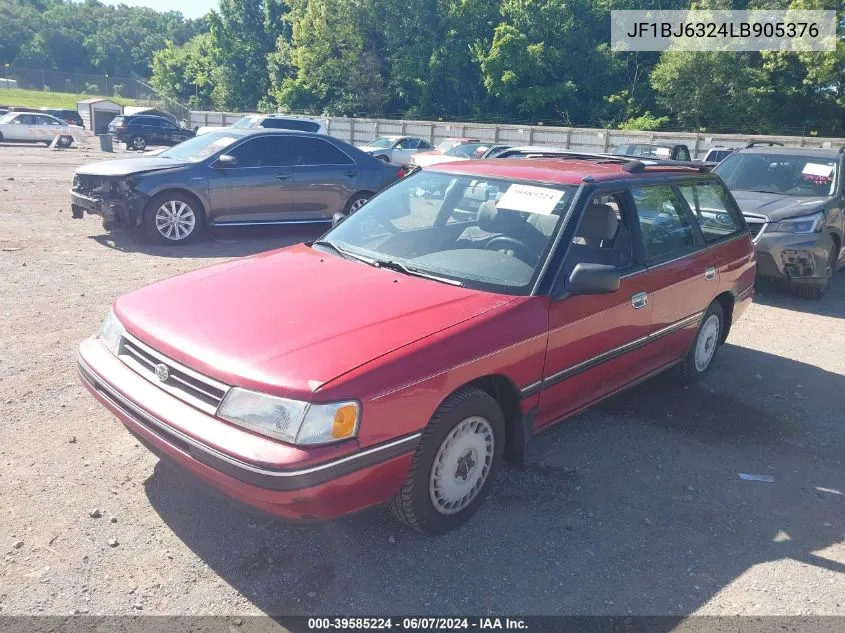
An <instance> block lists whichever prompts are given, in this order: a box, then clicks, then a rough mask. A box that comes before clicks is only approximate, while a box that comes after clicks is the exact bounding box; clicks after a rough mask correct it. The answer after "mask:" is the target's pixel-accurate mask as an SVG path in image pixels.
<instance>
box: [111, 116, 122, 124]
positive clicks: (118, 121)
mask: <svg viewBox="0 0 845 633" xmlns="http://www.w3.org/2000/svg"><path fill="white" fill-rule="evenodd" d="M125 120H126V119H124V118H123V117H122V116H116V117H114V118H113V119H112V120H111V122H112V123H114V124H115V125H120V124H121V123H123V122H124V121H125Z"/></svg>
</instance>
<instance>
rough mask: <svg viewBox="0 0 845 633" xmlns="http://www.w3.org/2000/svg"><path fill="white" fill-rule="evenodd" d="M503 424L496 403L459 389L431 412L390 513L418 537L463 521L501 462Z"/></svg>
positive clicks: (480, 500) (479, 501)
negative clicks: (417, 533)
mask: <svg viewBox="0 0 845 633" xmlns="http://www.w3.org/2000/svg"><path fill="white" fill-rule="evenodd" d="M504 444H505V419H504V416H503V415H502V411H501V409H500V408H499V405H498V403H497V402H496V401H495V400H494V399H493V398H492V397H491V396H490V395H489V394H487V393H486V392H484V391H482V390H480V389H478V388H476V387H464V388H462V389H460V390H459V391H457V392H455V393H454V394H452V395H451V396H449V397H448V398H447V399H446V400H445V401H444V402H443V403H442V404H441V405H440V407H438V409H437V411H435V413H434V415H433V416H432V418H431V420H430V421H429V423H428V426H426V428H425V430H424V431H423V434H422V437H421V438H420V443H419V446H417V450H416V452H415V453H414V459H413V462H412V464H411V470H410V472H409V473H408V476H407V478H406V479H405V483H404V484H403V485H402V489H401V490H400V491H399V494H398V495H397V496H396V497H395V498H394V499H393V502H392V504H391V511H392V512H393V515H394V516H395V517H396V518H397V519H399V520H400V521H401V522H402V523H404V524H405V525H407V526H409V527H412V528H413V529H415V530H417V531H419V532H422V533H424V534H443V533H446V532H449V531H451V530H454V529H456V528H458V527H460V526H461V525H463V524H464V523H466V521H468V520H469V518H470V517H471V516H472V515H473V514H475V512H476V510H478V508H479V506H480V505H481V504H482V503H483V502H484V498H485V496H486V495H487V493H488V492H489V490H490V487H491V486H492V485H493V480H494V479H495V478H496V474H497V473H498V470H499V466H500V464H501V462H502V454H503V453H504Z"/></svg>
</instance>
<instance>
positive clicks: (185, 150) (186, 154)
mask: <svg viewBox="0 0 845 633" xmlns="http://www.w3.org/2000/svg"><path fill="white" fill-rule="evenodd" d="M239 138H241V137H240V136H235V135H234V134H230V133H229V132H226V131H225V130H221V131H219V132H210V133H208V134H203V135H202V136H195V137H194V138H190V139H188V140H187V141H185V142H184V143H179V144H178V145H174V146H173V147H171V148H170V149H166V150H164V151H163V152H161V153H160V154H159V156H161V157H163V158H172V159H173V160H181V161H185V162H188V163H197V162H199V161H201V160H204V159H206V158H208V157H209V156H211V155H212V154H215V153H217V152H219V151H220V150H222V149H223V148H225V147H228V146H229V145H231V144H232V143H234V142H235V141H237V140H238V139H239Z"/></svg>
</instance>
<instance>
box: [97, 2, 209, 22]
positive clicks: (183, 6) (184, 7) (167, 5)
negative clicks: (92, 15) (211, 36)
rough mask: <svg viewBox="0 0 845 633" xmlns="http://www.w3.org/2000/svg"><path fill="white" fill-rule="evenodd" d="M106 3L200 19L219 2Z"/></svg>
mask: <svg viewBox="0 0 845 633" xmlns="http://www.w3.org/2000/svg"><path fill="white" fill-rule="evenodd" d="M105 3H106V4H128V5H131V6H138V7H150V8H151V9H155V10H156V11H181V12H182V15H184V16H185V17H186V18H199V17H202V16H203V15H205V14H206V13H208V10H209V9H216V8H217V0H183V1H182V2H178V1H175V0H105Z"/></svg>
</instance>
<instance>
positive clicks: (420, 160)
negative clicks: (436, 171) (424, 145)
mask: <svg viewBox="0 0 845 633" xmlns="http://www.w3.org/2000/svg"><path fill="white" fill-rule="evenodd" d="M413 160H414V164H415V165H417V166H418V167H429V166H431V165H437V164H438V163H449V162H455V157H452V156H446V155H445V154H436V153H435V154H430V153H428V152H425V153H422V154H414V155H413ZM457 160H461V159H460V158H458V159H457Z"/></svg>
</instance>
